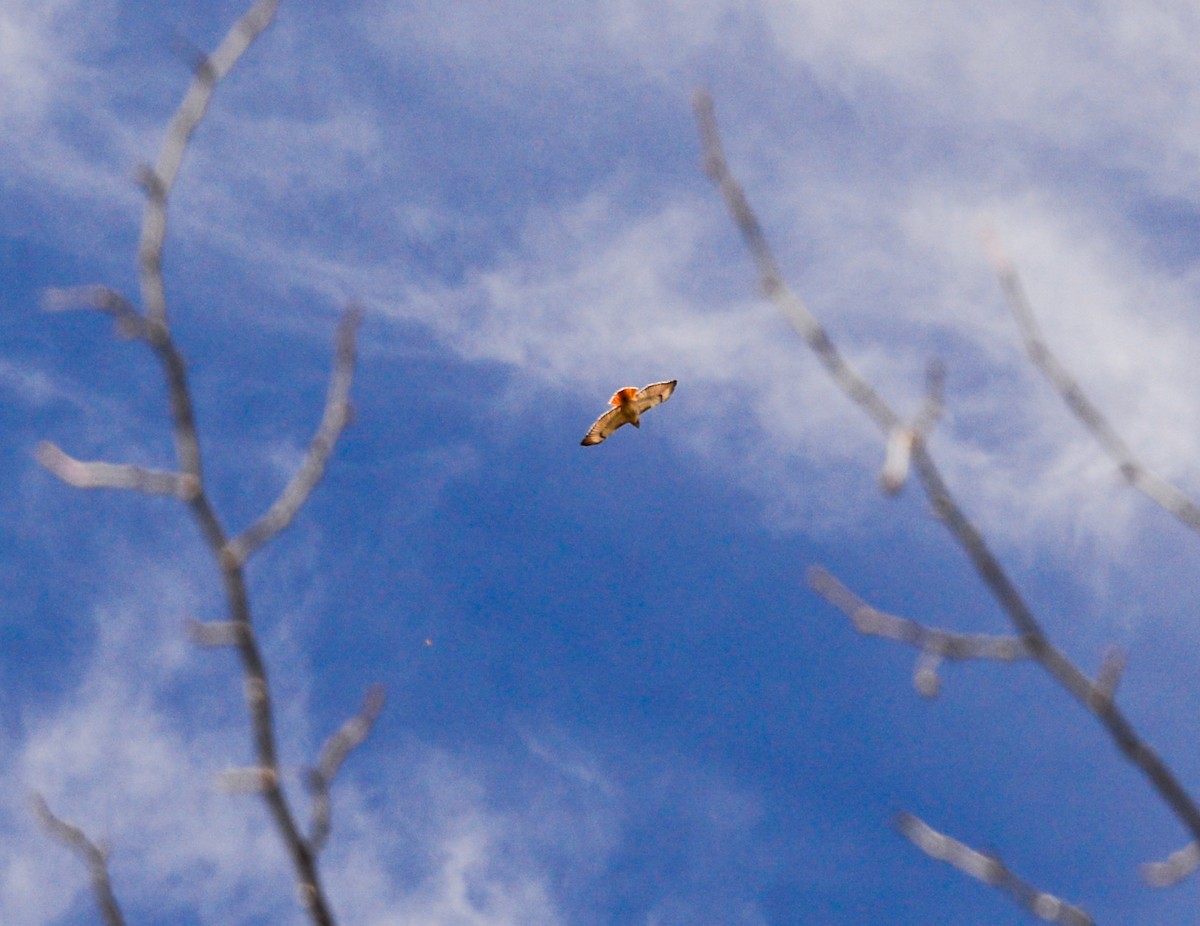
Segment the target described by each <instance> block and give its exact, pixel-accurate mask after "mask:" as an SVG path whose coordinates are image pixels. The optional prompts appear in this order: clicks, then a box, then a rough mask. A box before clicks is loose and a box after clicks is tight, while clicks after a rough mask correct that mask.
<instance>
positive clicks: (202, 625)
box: [187, 620, 248, 647]
mask: <svg viewBox="0 0 1200 926" xmlns="http://www.w3.org/2000/svg"><path fill="white" fill-rule="evenodd" d="M247 630H248V628H247V625H246V624H243V623H239V622H238V621H197V620H189V621H188V622H187V635H188V639H189V640H191V641H192V642H193V643H195V644H196V645H197V646H212V647H215V646H244V645H245V644H246V633H247Z"/></svg>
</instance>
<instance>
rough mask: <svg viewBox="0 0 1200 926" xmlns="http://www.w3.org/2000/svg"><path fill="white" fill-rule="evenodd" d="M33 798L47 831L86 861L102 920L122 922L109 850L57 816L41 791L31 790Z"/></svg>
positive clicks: (112, 924)
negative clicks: (114, 888)
mask: <svg viewBox="0 0 1200 926" xmlns="http://www.w3.org/2000/svg"><path fill="white" fill-rule="evenodd" d="M32 800H33V813H34V816H36V817H37V818H38V820H39V821H40V822H41V824H42V826H43V827H45V829H46V832H47V833H49V834H50V835H51V836H52V837H53V838H54V839H55V840H57V841H58V842H60V843H62V844H63V845H64V846H66V847H67V848H69V849H71V850H72V851H73V852H74V853H75V854H76V855H78V856H79V857H80V858H81V859H83V863H84V864H85V865H87V869H88V876H89V877H90V878H91V882H92V894H93V896H95V898H96V903H97V904H98V905H99V907H100V915H101V916H103V917H104V922H105V923H106V924H107V926H125V918H124V917H123V916H122V915H121V907H120V905H119V904H118V903H117V898H116V895H115V894H114V893H113V889H112V882H111V881H110V880H109V877H108V853H107V852H105V851H104V850H103V849H102V848H101V847H100V846H98V845H96V843H94V842H92V840H90V839H89V838H88V836H87V834H86V833H84V831H83V830H81V829H80V828H79V827H77V826H73V825H72V824H70V823H67V822H66V821H65V820H63V819H62V818H61V817H58V816H56V815H55V814H54V812H53V811H52V810H51V809H50V806H49V805H48V804H47V803H46V800H45V798H43V797H42V796H41V795H40V794H33V795H32Z"/></svg>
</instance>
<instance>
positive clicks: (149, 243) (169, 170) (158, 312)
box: [138, 0, 279, 328]
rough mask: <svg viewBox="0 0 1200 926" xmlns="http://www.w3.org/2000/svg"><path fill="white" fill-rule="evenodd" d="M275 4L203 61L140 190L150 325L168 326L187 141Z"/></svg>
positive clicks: (261, 6)
mask: <svg viewBox="0 0 1200 926" xmlns="http://www.w3.org/2000/svg"><path fill="white" fill-rule="evenodd" d="M278 6H279V0H258V2H257V3H255V4H254V5H253V6H252V7H251V8H250V9H249V11H248V12H246V14H245V15H244V16H242V18H241V19H239V20H238V21H237V22H236V23H235V24H234V26H233V28H232V29H230V30H229V32H228V34H227V35H226V36H225V38H224V40H223V41H222V42H221V44H220V45H219V46H217V50H216V51H214V52H213V53H212V55H210V56H209V57H208V58H206V59H202V60H201V62H200V63H199V64H198V66H197V67H196V69H195V72H196V73H195V77H194V78H193V79H192V85H191V87H190V88H189V89H188V92H187V95H186V96H185V97H184V98H183V102H182V103H180V105H179V109H178V110H176V112H175V116H174V118H172V120H171V124H170V126H169V127H168V128H167V137H166V140H165V141H164V142H163V148H162V152H161V153H160V154H159V158H158V165H157V166H156V167H155V168H154V169H153V170H151V169H150V168H146V169H145V170H144V171H143V175H142V185H143V187H145V190H146V211H145V215H144V217H143V219H142V238H141V242H140V244H139V245H138V262H139V265H140V266H141V268H142V304H143V306H144V307H145V310H146V317H147V318H148V319H149V321H150V322H151V323H152V324H154V325H159V326H162V327H164V328H165V327H166V325H167V302H166V296H165V294H164V291H163V280H162V249H163V242H164V241H165V240H166V235H167V199H168V197H170V195H171V188H172V187H173V186H174V184H175V177H176V175H177V174H178V172H179V166H180V164H181V163H182V162H183V155H184V152H185V151H186V150H187V144H188V140H189V139H190V138H191V137H192V133H193V132H194V131H195V130H196V126H197V125H199V124H200V120H201V119H203V118H204V114H205V112H207V110H208V104H209V101H210V100H211V99H212V93H213V90H214V89H215V88H216V86H217V84H218V83H219V82H220V81H221V80H222V78H224V77H225V75H226V74H228V73H229V71H230V69H232V68H233V66H234V65H235V64H236V63H237V61H238V59H239V58H240V57H241V56H242V54H243V53H244V52H245V51H246V49H247V48H249V47H250V43H251V42H253V41H254V40H255V39H256V38H257V37H258V35H259V34H260V33H261V32H262V31H263V30H264V29H266V28H267V26H269V25H270V24H271V21H272V20H273V19H274V18H275V11H276V9H277V8H278Z"/></svg>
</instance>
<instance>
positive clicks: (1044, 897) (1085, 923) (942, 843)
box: [896, 813, 1095, 926]
mask: <svg viewBox="0 0 1200 926" xmlns="http://www.w3.org/2000/svg"><path fill="white" fill-rule="evenodd" d="M896 829H898V830H899V831H900V832H901V833H902V834H903V835H904V836H905V837H906V838H907V839H908V840H909V841H910V842H911V843H912V844H913V845H915V846H916V847H917V848H918V849H920V850H921V851H922V852H924V853H925V854H926V855H928V856H929V857H930V858H935V859H937V860H938V861H941V862H946V863H947V864H949V865H953V866H954V867H955V868H957V869H958V870H959V871H961V872H963V873H964V874H966V875H970V876H971V877H972V878H975V879H976V880H978V881H982V882H983V883H984V884H990V885H991V886H992V887H995V888H998V889H999V890H1002V891H1004V892H1005V893H1006V894H1008V895H1010V896H1011V897H1012V898H1013V899H1014V900H1016V902H1017V903H1018V904H1020V905H1021V906H1022V907H1024V908H1025V909H1026V910H1028V911H1029V912H1030V913H1032V914H1033V915H1034V916H1036V917H1038V918H1039V919H1042V920H1045V921H1046V922H1047V923H1056V924H1058V926H1092V924H1093V923H1094V922H1095V921H1094V920H1093V919H1092V918H1091V917H1090V916H1089V915H1088V914H1087V913H1085V912H1084V911H1083V910H1081V909H1080V908H1079V907H1075V906H1072V905H1071V904H1069V903H1067V902H1066V901H1065V900H1060V899H1059V898H1057V897H1055V896H1054V895H1053V894H1047V893H1046V892H1045V891H1040V890H1038V889H1037V888H1036V887H1034V886H1033V885H1032V884H1030V883H1029V882H1027V881H1023V880H1022V879H1020V878H1018V877H1017V876H1016V875H1015V874H1013V873H1012V872H1011V871H1009V869H1008V868H1007V866H1005V864H1004V863H1003V862H1002V861H1000V859H999V858H998V857H997V856H995V855H992V854H990V853H984V852H980V851H978V850H977V849H972V848H971V847H970V846H968V845H967V844H966V843H962V842H959V841H958V840H957V839H954V838H953V837H950V836H947V835H946V834H945V833H939V832H938V831H937V830H935V829H934V828H933V827H931V826H929V824H927V823H925V821H923V820H921V819H920V818H918V817H915V816H913V815H912V814H910V813H900V814H897V816H896Z"/></svg>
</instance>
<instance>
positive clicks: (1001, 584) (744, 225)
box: [694, 91, 1200, 839]
mask: <svg viewBox="0 0 1200 926" xmlns="http://www.w3.org/2000/svg"><path fill="white" fill-rule="evenodd" d="M694 107H695V113H696V121H697V123H698V126H699V130H700V138H701V144H702V145H703V149H704V164H705V169H706V171H707V172H708V174H709V177H710V178H711V179H712V181H713V182H714V183H715V184H716V185H717V187H718V189H719V190H720V192H721V194H722V196H723V197H724V199H725V204H726V207H727V208H728V210H729V213H730V215H731V217H732V218H733V221H734V223H735V224H736V225H737V227H738V229H739V230H740V231H741V233H742V237H743V239H744V240H745V243H746V246H747V248H748V250H749V251H750V253H751V255H752V256H753V258H754V261H755V264H756V267H757V269H758V280H759V286H760V288H761V289H762V291H763V293H764V294H765V295H766V296H767V297H768V298H770V299H771V301H772V302H774V303H775V305H776V307H777V308H778V309H779V311H780V312H781V313H782V314H783V315H784V317H785V318H787V319H788V320H789V321H790V322H791V323H792V325H793V327H795V328H796V330H797V331H798V332H799V333H800V334H801V336H803V337H804V339H805V340H806V341H807V342H808V344H809V346H810V347H811V348H812V350H813V351H814V353H815V354H816V355H817V357H818V359H819V360H820V361H821V363H822V364H824V366H825V367H826V369H827V370H829V372H830V375H831V376H832V377H833V379H834V382H835V383H836V384H837V385H838V386H839V387H841V389H842V391H843V392H845V393H846V395H847V396H848V397H849V398H850V399H851V400H853V401H854V402H856V403H857V404H859V405H860V406H861V407H862V408H863V410H864V411H865V412H866V413H867V414H868V415H869V416H870V418H871V420H873V421H874V422H875V423H876V424H877V425H878V426H879V427H880V429H881V430H882V431H883V432H884V434H885V435H886V434H888V433H890V432H891V430H892V429H893V428H894V427H895V426H896V425H897V424H898V423H899V422H900V419H899V417H898V416H897V415H896V414H895V412H893V411H892V410H891V408H890V407H889V406H888V405H887V403H885V402H884V401H883V399H881V398H880V397H879V395H878V394H877V393H876V392H875V391H874V389H872V388H871V386H870V385H869V384H868V383H867V382H866V381H865V380H863V379H862V377H860V376H859V375H858V374H857V373H855V372H854V371H853V370H851V369H850V368H849V366H848V365H847V364H846V362H845V361H844V360H843V359H842V358H841V355H840V354H839V353H838V352H837V350H836V348H835V347H834V346H833V344H832V342H831V341H830V340H829V337H828V335H827V334H826V333H825V331H824V330H823V329H822V328H821V326H820V325H819V323H818V322H817V321H816V319H815V317H813V315H812V314H811V313H810V312H809V311H808V309H807V308H806V307H805V306H804V304H803V303H802V302H801V301H800V299H799V297H797V296H796V295H795V294H794V293H793V292H792V291H791V289H790V288H789V287H788V286H787V285H786V284H785V283H784V281H783V279H782V277H781V275H780V272H779V266H778V262H777V261H776V260H775V257H774V254H773V253H772V252H771V249H770V246H769V244H768V243H767V240H766V236H765V235H764V234H763V231H762V227H761V225H760V224H759V221H758V218H757V216H756V215H755V214H754V211H753V209H752V208H751V207H750V204H749V202H748V201H747V199H746V196H745V193H744V192H743V191H742V188H741V186H740V185H739V184H738V183H737V181H736V180H735V179H734V177H733V176H732V174H731V173H730V171H729V166H728V164H727V162H726V160H725V155H724V152H723V151H722V148H721V138H720V132H719V129H718V127H717V122H716V116H715V114H714V112H713V104H712V98H711V97H710V96H709V95H708V93H707V92H705V91H698V92H697V93H696V95H695V97H694ZM912 460H913V463H914V464H915V466H916V469H917V473H918V475H919V476H920V479H921V482H922V485H923V486H924V489H925V493H926V495H927V496H928V498H929V501H930V504H931V505H932V507H933V511H934V514H935V515H936V516H937V517H938V518H939V520H941V522H942V524H943V525H944V526H945V527H946V529H947V530H948V531H949V532H950V533H951V535H952V536H953V537H954V539H955V540H956V542H957V543H958V544H959V546H960V547H962V549H963V550H964V552H965V553H966V554H967V556H968V558H969V559H970V561H971V564H972V565H973V566H974V568H975V571H976V572H977V573H978V574H979V576H980V578H981V579H983V581H984V583H985V584H986V585H987V587H988V588H989V590H990V591H991V593H992V595H993V597H994V598H995V599H996V601H997V602H998V603H999V604H1000V606H1001V607H1002V608H1003V609H1004V611H1005V613H1006V614H1007V615H1008V618H1009V621H1010V622H1011V623H1012V625H1013V626H1014V628H1015V629H1016V630H1017V632H1018V634H1020V636H1021V637H1022V639H1023V641H1024V644H1025V646H1026V647H1027V649H1028V651H1029V653H1030V654H1031V655H1032V656H1033V658H1034V659H1035V660H1037V662H1038V663H1039V664H1040V665H1041V666H1042V667H1043V668H1044V669H1045V670H1046V671H1047V672H1048V673H1049V674H1050V675H1051V676H1052V677H1053V678H1054V679H1055V680H1056V681H1057V682H1058V683H1059V684H1060V685H1061V686H1062V687H1063V688H1065V689H1066V690H1067V691H1068V692H1070V694H1071V695H1072V696H1073V697H1074V698H1075V699H1076V700H1078V701H1079V702H1080V703H1081V704H1083V705H1084V706H1085V707H1087V708H1088V710H1089V711H1091V713H1092V714H1094V715H1095V716H1096V717H1097V718H1098V719H1099V720H1100V722H1101V724H1102V725H1103V726H1104V728H1105V730H1106V731H1107V732H1108V734H1109V736H1110V738H1111V739H1112V740H1113V742H1114V743H1115V744H1116V745H1117V748H1118V749H1120V750H1121V752H1122V753H1123V754H1124V755H1125V756H1126V758H1127V759H1129V761H1130V762H1132V763H1133V764H1134V765H1135V766H1137V767H1138V769H1140V770H1141V772H1142V774H1143V775H1144V776H1145V777H1146V779H1147V780H1148V781H1149V782H1150V783H1151V785H1153V787H1154V788H1155V790H1157V791H1158V793H1159V795H1160V796H1161V797H1162V799H1163V800H1164V801H1165V802H1166V803H1167V805H1168V806H1169V807H1170V808H1171V810H1172V812H1173V813H1174V814H1175V816H1176V817H1177V818H1178V819H1179V820H1180V822H1182V823H1183V825H1184V826H1185V827H1186V828H1187V829H1188V831H1189V832H1190V833H1191V834H1192V836H1193V837H1194V838H1196V839H1200V807H1197V805H1196V803H1195V801H1193V800H1192V798H1191V796H1190V795H1189V794H1188V793H1187V791H1186V790H1185V789H1184V788H1183V786H1182V785H1181V784H1180V783H1179V781H1178V780H1177V779H1176V777H1175V775H1174V773H1173V772H1172V771H1171V770H1170V768H1169V767H1168V766H1167V765H1166V763H1165V762H1163V760H1162V759H1161V758H1160V757H1159V756H1158V755H1157V754H1156V753H1155V752H1154V751H1153V750H1152V749H1151V748H1150V747H1149V746H1148V745H1147V744H1146V743H1145V742H1143V741H1142V739H1141V738H1140V737H1139V736H1138V735H1137V733H1136V731H1135V730H1134V729H1133V726H1132V724H1130V723H1129V721H1128V720H1127V719H1126V718H1125V716H1124V715H1123V714H1122V713H1121V712H1120V710H1119V709H1118V708H1117V706H1116V704H1115V703H1114V702H1113V700H1112V698H1111V697H1108V696H1105V694H1104V692H1103V691H1101V690H1098V689H1097V687H1096V685H1094V684H1093V683H1092V682H1091V681H1090V680H1089V679H1088V677H1087V676H1086V675H1085V674H1084V673H1083V672H1082V671H1080V670H1079V669H1078V668H1077V667H1076V666H1075V665H1074V663H1072V662H1071V661H1070V660H1069V659H1068V658H1067V657H1066V656H1065V655H1064V654H1063V653H1062V652H1061V651H1059V650H1058V649H1057V648H1055V647H1054V646H1053V645H1051V643H1050V641H1049V640H1048V638H1047V637H1046V634H1045V632H1044V631H1043V630H1042V627H1041V625H1040V624H1039V622H1038V621H1037V619H1036V618H1035V617H1034V615H1033V612H1032V611H1031V610H1030V608H1029V606H1028V605H1027V604H1026V603H1025V600H1024V598H1022V596H1021V594H1020V592H1018V590H1017V588H1016V586H1015V585H1014V584H1013V582H1012V580H1011V579H1010V578H1009V577H1008V574H1007V573H1006V572H1005V571H1004V568H1003V567H1002V566H1001V565H1000V561H999V560H998V559H997V558H996V556H995V555H994V554H993V553H992V552H991V550H990V549H989V548H988V546H987V544H986V542H985V541H984V539H983V536H982V534H980V533H979V531H978V529H976V527H975V526H974V525H973V524H972V523H971V521H970V520H969V519H968V518H967V516H966V514H964V512H963V511H962V509H961V508H959V506H958V503H957V502H956V501H955V500H954V497H953V496H952V495H951V493H950V490H949V488H948V487H947V486H946V483H945V480H943V478H942V475H941V472H940V471H939V470H938V468H937V465H936V464H935V463H934V461H933V458H932V457H931V456H930V454H929V452H928V448H927V447H926V445H925V443H924V442H923V441H920V440H917V441H914V442H913V447H912Z"/></svg>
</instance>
